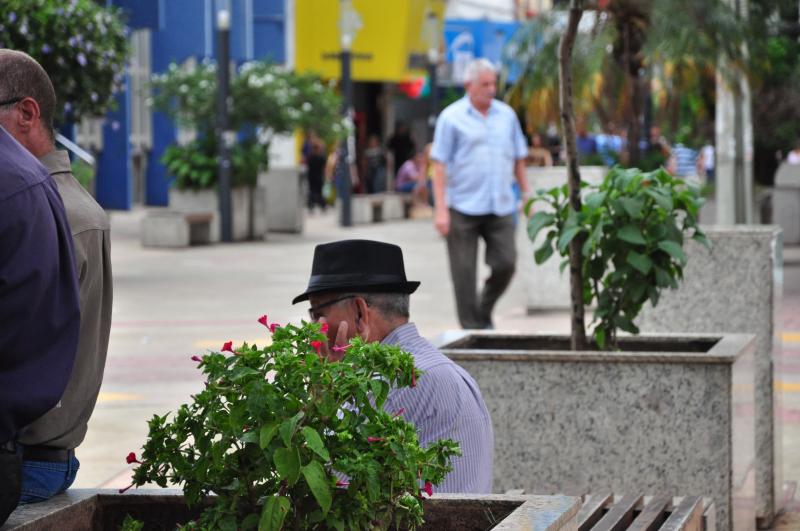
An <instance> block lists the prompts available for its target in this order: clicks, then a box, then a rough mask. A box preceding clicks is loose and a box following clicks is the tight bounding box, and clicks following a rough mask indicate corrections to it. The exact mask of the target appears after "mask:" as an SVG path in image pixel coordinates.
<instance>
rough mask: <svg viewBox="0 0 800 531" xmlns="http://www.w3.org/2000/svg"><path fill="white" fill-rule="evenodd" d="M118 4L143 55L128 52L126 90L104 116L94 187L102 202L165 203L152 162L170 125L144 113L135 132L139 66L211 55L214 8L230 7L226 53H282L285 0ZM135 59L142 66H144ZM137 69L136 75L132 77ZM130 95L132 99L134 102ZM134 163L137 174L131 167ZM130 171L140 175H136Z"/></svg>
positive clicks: (169, 136) (111, 0)
mask: <svg viewBox="0 0 800 531" xmlns="http://www.w3.org/2000/svg"><path fill="white" fill-rule="evenodd" d="M108 4H109V5H114V6H117V7H119V8H121V9H122V10H123V11H124V12H125V14H126V16H127V20H128V25H129V27H130V28H131V30H132V41H136V42H137V43H146V46H138V47H137V46H134V49H135V50H136V51H138V53H139V54H140V55H141V54H142V53H144V54H145V56H146V57H141V56H140V57H138V58H137V57H134V58H133V61H132V65H136V68H137V70H136V71H135V73H134V72H133V70H134V68H133V66H132V67H131V68H129V70H128V72H127V74H126V79H125V90H124V91H123V92H122V93H120V94H119V95H118V96H117V108H116V110H114V111H112V112H111V113H109V114H108V115H107V116H106V120H105V122H104V125H103V131H102V150H101V151H100V152H99V153H98V157H97V173H96V180H95V194H96V197H97V200H98V202H99V203H100V204H101V205H102V206H103V207H104V208H109V209H129V208H130V207H131V206H132V204H133V203H134V201H135V200H138V201H141V202H143V203H144V204H147V205H154V206H165V205H167V202H168V189H169V182H170V177H169V175H167V174H166V171H165V169H164V166H163V165H162V164H161V163H160V162H159V159H160V158H161V156H162V154H163V153H164V150H165V149H166V147H167V146H168V145H169V144H171V143H173V142H174V141H175V139H176V137H177V131H176V128H175V126H174V125H173V123H172V121H171V120H170V119H169V118H167V117H166V116H165V115H163V114H162V113H158V112H151V111H147V113H148V114H150V116H149V118H150V121H148V122H149V123H148V126H147V127H146V128H145V130H146V136H147V139H146V140H143V139H142V138H141V136H142V135H141V134H140V133H137V132H140V131H141V130H142V129H141V127H138V125H139V124H140V123H141V121H142V120H141V117H140V114H141V111H139V113H138V114H137V112H136V111H137V109H138V107H140V106H138V104H137V102H138V101H139V100H141V99H142V98H141V94H139V93H140V92H141V91H143V90H146V84H144V83H142V81H141V74H142V69H144V71H145V72H146V73H147V75H148V76H149V74H151V73H152V74H157V73H160V72H164V71H166V70H167V68H168V67H169V65H170V63H173V62H174V63H178V64H181V63H183V62H184V61H186V60H187V59H189V58H195V59H196V60H198V61H200V60H202V59H203V58H213V57H214V53H215V49H216V42H215V40H216V39H215V34H216V13H217V10H218V9H220V8H223V7H224V8H227V9H229V10H230V12H231V60H232V61H234V62H236V63H242V62H245V61H249V60H253V59H268V60H271V61H274V62H276V63H284V62H285V59H286V28H287V24H286V7H285V0H227V1H225V0H108ZM142 65H145V66H144V67H143V66H142ZM137 74H138V76H139V77H138V78H137V77H136V76H137ZM135 98H139V99H138V100H136V101H134V99H135ZM137 170H139V171H138V173H137ZM134 175H139V178H138V179H135V178H134Z"/></svg>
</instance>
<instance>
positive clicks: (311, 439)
mask: <svg viewBox="0 0 800 531" xmlns="http://www.w3.org/2000/svg"><path fill="white" fill-rule="evenodd" d="M302 432H303V437H305V439H306V444H307V445H308V447H309V448H310V449H311V451H312V452H314V453H315V454H317V455H318V456H320V457H321V458H322V459H324V460H325V461H326V462H327V461H330V460H331V456H330V454H329V453H328V450H327V449H325V445H324V444H323V442H322V437H320V436H319V433H317V430H315V429H314V428H312V427H311V426H305V427H303V429H302Z"/></svg>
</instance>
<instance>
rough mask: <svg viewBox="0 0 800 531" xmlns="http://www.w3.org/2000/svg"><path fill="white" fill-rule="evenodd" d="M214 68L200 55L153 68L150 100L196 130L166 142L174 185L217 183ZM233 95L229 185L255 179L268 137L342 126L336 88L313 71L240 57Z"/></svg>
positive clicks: (265, 159) (325, 133)
mask: <svg viewBox="0 0 800 531" xmlns="http://www.w3.org/2000/svg"><path fill="white" fill-rule="evenodd" d="M215 72H216V65H215V64H214V63H213V62H211V61H208V60H205V61H203V62H202V63H200V64H199V65H195V66H192V67H187V68H182V67H179V66H178V65H176V64H171V65H170V66H169V68H168V70H167V72H165V73H163V74H156V75H154V76H153V80H152V87H153V89H154V95H153V106H154V107H155V108H156V109H157V110H159V111H163V112H165V113H166V114H167V115H168V116H170V117H171V118H172V119H174V120H175V121H176V123H177V124H178V125H180V126H183V127H186V128H190V129H193V130H194V131H195V132H196V139H195V140H194V141H192V142H190V143H188V144H186V145H179V144H173V145H171V146H170V147H169V148H167V150H166V151H165V153H164V156H163V158H162V162H163V163H164V164H165V166H166V168H167V170H168V171H169V173H170V174H172V175H174V176H175V185H176V186H177V187H178V188H179V189H206V188H213V187H214V186H216V177H217V175H216V174H217V138H216V137H215V135H214V121H215V102H216V98H217V80H216V74H215ZM231 101H232V108H231V117H230V119H231V127H232V129H234V130H237V131H238V132H239V134H238V137H237V142H236V143H235V144H234V146H233V149H232V153H231V159H232V163H233V182H234V185H237V184H238V185H249V186H253V185H255V183H256V179H257V177H258V172H259V171H261V170H266V169H267V168H268V166H269V144H270V141H271V139H272V137H273V136H274V135H276V134H286V133H291V132H292V131H294V130H295V129H299V128H307V127H313V128H314V130H315V131H316V132H317V134H318V135H319V136H321V137H322V138H323V139H326V140H329V141H332V140H335V139H337V138H339V137H340V136H341V135H343V134H344V133H345V131H346V129H345V126H344V124H343V122H342V120H341V117H340V115H339V107H340V103H339V98H338V97H337V96H336V94H335V93H334V92H333V91H331V90H330V89H328V88H327V87H326V86H324V85H323V84H322V82H321V81H320V80H319V79H318V78H316V77H315V76H312V75H307V74H302V75H301V74H295V73H293V72H290V71H288V70H285V69H283V68H281V67H279V66H276V65H272V64H269V63H265V62H260V61H253V62H249V63H245V64H243V65H241V66H240V67H239V69H238V72H237V74H236V75H235V76H234V77H233V78H232V79H231Z"/></svg>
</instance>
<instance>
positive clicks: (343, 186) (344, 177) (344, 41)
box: [336, 0, 361, 227]
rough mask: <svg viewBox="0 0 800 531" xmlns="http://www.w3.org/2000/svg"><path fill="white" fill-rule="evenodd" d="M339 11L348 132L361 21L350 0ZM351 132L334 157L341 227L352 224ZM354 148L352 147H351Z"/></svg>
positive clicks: (344, 110)
mask: <svg viewBox="0 0 800 531" xmlns="http://www.w3.org/2000/svg"><path fill="white" fill-rule="evenodd" d="M340 7H341V11H340V19H339V32H340V38H341V52H340V54H339V61H340V64H341V68H342V72H341V74H342V76H341V90H342V114H343V115H344V117H345V119H346V121H347V123H348V125H349V126H350V130H352V124H353V79H352V76H351V65H352V62H353V51H352V49H353V39H354V38H355V34H356V32H357V31H358V30H359V29H360V28H361V18H360V17H359V16H358V12H356V10H355V9H354V8H353V2H352V0H341V5H340ZM351 141H352V138H351V133H350V132H348V134H347V138H346V139H345V140H344V141H343V142H341V143H340V144H339V156H338V157H337V158H336V161H337V163H336V167H337V170H338V171H337V172H336V185H337V188H338V194H339V200H340V201H341V205H342V212H341V220H340V223H341V225H342V226H343V227H350V226H351V225H352V224H353V210H352V204H351V195H352V191H353V184H352V176H351V174H350V167H351V164H352V160H351V158H352V157H353V155H354V154H353V153H352V151H353V150H352V149H351V146H350V145H349V144H350V143H351ZM352 147H354V146H352Z"/></svg>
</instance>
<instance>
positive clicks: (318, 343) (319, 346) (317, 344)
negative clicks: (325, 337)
mask: <svg viewBox="0 0 800 531" xmlns="http://www.w3.org/2000/svg"><path fill="white" fill-rule="evenodd" d="M310 345H311V346H312V347H313V348H314V350H316V351H317V354H319V353H320V350H322V341H317V340H314V341H312V342H311V343H310Z"/></svg>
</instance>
